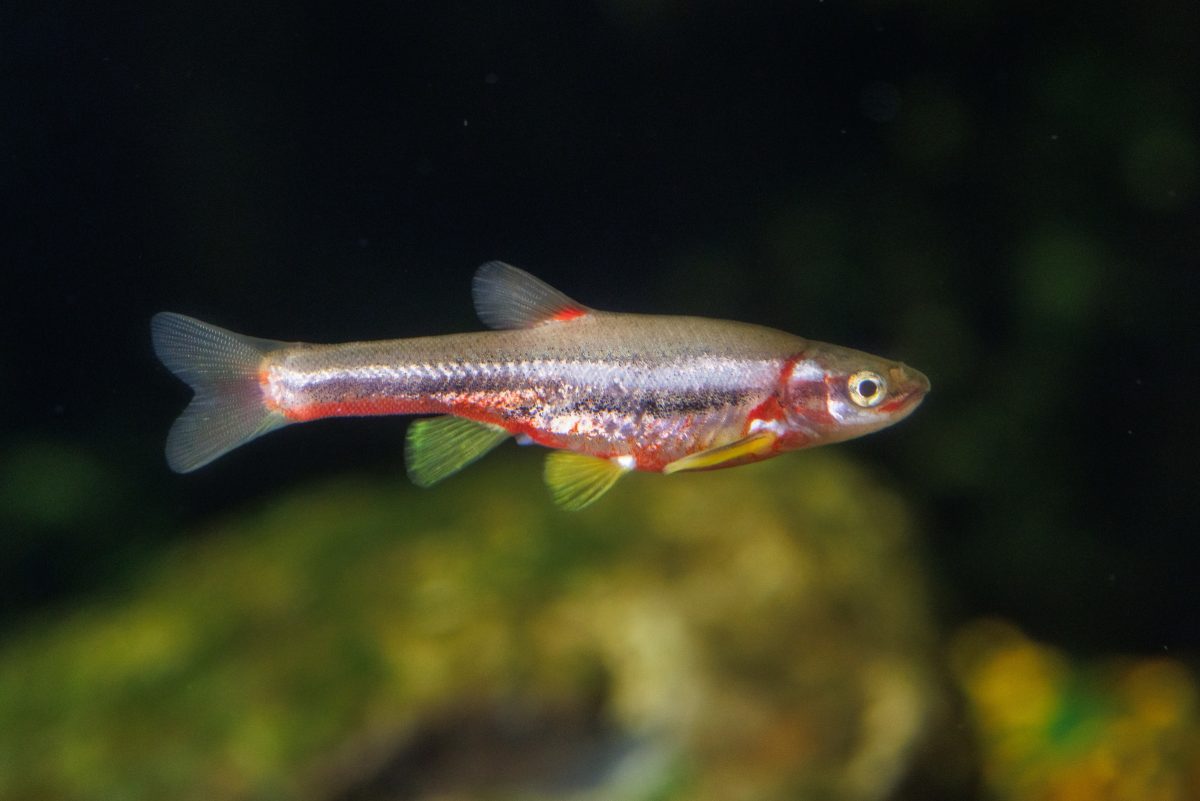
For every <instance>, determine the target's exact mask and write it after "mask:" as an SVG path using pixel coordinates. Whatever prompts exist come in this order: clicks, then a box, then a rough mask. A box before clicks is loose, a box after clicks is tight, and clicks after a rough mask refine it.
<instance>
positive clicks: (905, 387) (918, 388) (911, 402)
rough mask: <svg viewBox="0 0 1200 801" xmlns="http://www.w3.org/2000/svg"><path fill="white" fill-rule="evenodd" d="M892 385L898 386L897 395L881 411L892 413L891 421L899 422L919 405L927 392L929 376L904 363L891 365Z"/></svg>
mask: <svg viewBox="0 0 1200 801" xmlns="http://www.w3.org/2000/svg"><path fill="white" fill-rule="evenodd" d="M890 372H891V376H890V378H891V380H892V382H893V384H892V385H893V386H895V387H899V388H900V389H899V392H898V393H897V395H898V397H897V398H896V399H895V400H892V401H890V402H889V403H887V404H886V405H885V406H884V408H883V411H886V412H888V413H889V414H891V415H892V418H891V419H892V422H899V421H900V420H903V419H904V418H905V417H908V416H909V415H910V414H912V413H913V410H914V409H916V408H917V407H918V406H920V405H921V401H923V400H925V395H926V394H928V392H929V388H930V383H929V377H928V376H926V375H925V374H924V373H922V372H921V371H920V370H915V369H913V368H912V367H909V366H908V365H906V364H901V365H898V366H896V367H893V368H892V369H891V370H890Z"/></svg>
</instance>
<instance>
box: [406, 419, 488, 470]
mask: <svg viewBox="0 0 1200 801" xmlns="http://www.w3.org/2000/svg"><path fill="white" fill-rule="evenodd" d="M508 436H509V434H508V432H507V431H505V430H504V429H503V428H501V427H500V426H493V425H488V424H487V423H477V422H475V421H474V420H467V419H465V418H462V417H454V416H452V415H445V416H443V417H428V418H425V419H423V420H415V421H413V423H412V425H410V426H409V427H408V447H406V448H405V450H404V462H405V465H406V466H407V467H408V477H409V478H410V479H412V482H413V483H414V484H416V485H417V486H419V487H430V486H433V485H434V484H436V483H437V482H439V481H441V480H442V479H443V478H446V477H447V476H450V475H453V474H454V473H457V472H458V471H459V470H462V469H463V468H464V467H466V466H467V465H469V464H470V463H471V462H473V461H475V460H476V459H478V458H480V457H482V456H484V455H485V454H487V452H488V451H490V450H491V449H492V448H494V447H496V446H497V445H499V444H500V443H501V442H503V441H504V440H505V439H506V438H507V437H508Z"/></svg>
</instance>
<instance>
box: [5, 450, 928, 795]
mask: <svg viewBox="0 0 1200 801" xmlns="http://www.w3.org/2000/svg"><path fill="white" fill-rule="evenodd" d="M926 615H927V612H926V600H925V596H924V590H923V585H922V577H921V568H920V564H919V561H918V560H917V558H916V556H915V554H914V552H913V549H912V546H911V542H910V530H909V522H908V516H907V513H906V512H905V510H904V507H903V504H902V503H901V502H900V500H899V499H898V498H897V497H896V496H895V495H893V494H891V493H889V492H888V491H886V490H885V489H882V488H881V487H879V486H878V485H877V484H876V483H875V482H874V481H872V480H871V479H870V478H869V477H868V476H867V475H865V474H864V473H862V472H861V471H859V470H857V469H855V468H854V467H852V466H851V465H850V464H848V463H847V462H845V461H842V460H841V459H840V458H837V457H835V456H832V455H827V454H821V453H819V452H818V453H816V454H805V455H803V456H800V457H795V458H786V459H778V460H775V461H774V462H772V463H768V464H763V465H757V466H753V467H747V468H739V469H737V470H731V471H722V472H719V473H712V474H705V475H694V476H684V477H675V478H672V479H663V478H661V477H656V476H655V477H651V476H633V477H631V478H630V479H628V480H626V481H625V482H623V485H622V486H620V487H618V488H617V489H616V490H614V492H613V493H612V495H611V496H609V497H608V498H606V499H605V500H604V502H603V503H601V504H599V505H597V506H596V507H594V508H593V509H590V510H588V511H587V512H585V513H582V514H575V515H571V514H567V513H563V512H560V511H558V510H556V509H554V508H553V507H552V506H551V505H550V503H549V502H548V500H547V498H546V497H545V495H544V489H543V488H542V487H541V486H540V481H539V476H538V474H537V470H536V460H533V459H529V458H522V459H521V460H520V461H519V468H517V469H513V468H512V466H511V465H506V464H505V463H504V460H503V459H493V460H492V461H491V463H490V464H485V465H482V466H480V467H479V468H476V469H473V470H471V471H469V472H468V473H466V474H465V475H463V476H460V477H456V478H455V479H453V480H452V481H450V482H447V483H446V484H444V485H441V486H439V487H438V488H436V489H435V490H432V491H428V492H420V491H417V490H414V489H413V488H410V487H407V486H406V485H405V484H403V483H402V481H401V479H399V478H397V479H396V480H395V481H379V480H346V481H342V482H338V483H333V484H328V485H322V486H316V487H312V488H309V489H308V490H305V491H301V492H297V493H295V494H292V495H290V496H287V497H283V498H281V499H279V500H278V501H276V502H273V503H270V504H267V505H264V506H262V507H260V508H257V509H253V510H249V511H245V512H242V513H239V514H236V515H231V516H229V517H228V518H226V519H224V520H221V521H217V522H214V523H213V524H212V526H211V528H210V529H209V530H206V531H203V532H199V534H198V536H196V537H195V538H194V540H193V541H192V542H190V543H189V544H186V545H181V546H179V547H177V548H175V549H173V550H172V551H170V552H169V553H168V554H166V555H165V556H164V557H163V558H162V560H161V561H160V562H159V563H158V564H157V565H156V566H155V567H154V569H153V570H151V571H150V572H148V573H147V574H146V575H145V576H144V577H143V578H142V579H141V580H140V581H139V582H137V584H136V586H135V587H134V588H133V589H132V590H131V592H130V593H129V594H128V596H127V597H124V598H122V599H120V600H114V601H111V602H107V603H103V604H97V605H95V606H92V607H88V608H83V609H79V610H77V611H74V612H72V613H69V614H64V615H62V616H52V617H47V618H45V619H43V620H41V621H40V622H38V623H34V624H30V625H29V626H28V627H27V628H26V629H25V630H24V631H23V632H21V633H19V634H17V635H16V636H13V637H11V638H10V639H9V641H8V642H7V643H5V644H4V646H3V650H2V652H0V754H3V756H2V757H0V795H2V796H3V797H5V798H9V799H34V798H37V799H64V800H65V799H84V798H97V797H100V798H119V799H149V798H206V799H219V798H276V797H309V798H335V797H340V796H339V793H342V794H344V793H347V792H349V790H348V789H347V788H353V787H355V786H358V785H359V784H361V783H363V782H368V781H369V779H370V776H371V774H372V771H376V770H378V769H379V764H380V763H381V762H382V763H383V764H387V763H388V761H389V760H396V759H401V758H402V754H403V753H404V749H405V746H404V743H411V742H413V741H414V738H419V737H420V735H421V732H422V731H425V730H428V729H429V727H431V726H432V725H434V724H433V722H434V721H437V720H438V719H439V717H440V716H444V715H445V714H447V712H448V711H453V710H461V709H481V710H493V711H495V710H502V709H506V708H510V707H512V706H514V705H515V706H517V707H519V708H525V709H532V710H548V709H549V710H588V709H594V713H588V714H592V715H593V716H594V717H595V718H596V719H597V720H598V721H600V723H602V724H603V727H605V729H606V730H609V731H611V732H614V733H615V734H614V736H615V737H616V738H617V739H618V741H619V742H621V743H624V744H625V745H624V749H625V751H628V752H629V753H630V754H633V755H635V756H638V755H640V756H639V757H638V758H639V759H641V761H640V762H637V764H641V765H642V766H643V768H642V769H641V770H640V772H637V771H634V772H632V773H631V772H630V770H625V771H624V772H623V773H622V772H621V771H617V770H616V769H615V768H614V769H613V770H612V771H608V772H605V771H603V770H599V769H593V770H592V771H591V774H594V775H591V776H590V778H588V779H587V781H585V782H584V787H585V789H586V788H588V787H590V788H591V790H589V792H592V791H594V792H596V793H599V795H589V796H588V797H589V798H591V797H609V798H647V797H655V798H685V797H686V798H692V799H704V798H713V799H721V798H729V797H731V794H737V795H744V794H746V793H749V794H750V795H752V796H754V797H757V798H773V797H777V798H786V797H792V793H793V792H794V791H795V789H796V788H798V787H806V788H821V794H822V795H823V797H826V798H832V799H839V798H846V799H858V798H877V797H879V796H880V795H881V794H882V793H884V792H886V791H887V790H888V789H889V788H890V787H892V786H893V784H894V783H895V782H896V781H898V780H899V778H900V777H901V776H902V775H904V773H905V772H906V770H907V768H908V765H909V763H910V761H911V760H912V759H913V754H914V749H915V748H916V747H917V745H918V743H919V742H920V741H921V740H922V738H923V736H924V734H925V733H926V731H927V730H928V728H929V727H930V725H931V722H932V721H933V720H934V719H935V718H936V717H937V709H938V708H939V707H938V698H939V695H938V691H937V682H936V680H935V679H934V678H933V676H932V673H931V670H930V668H929V661H928V660H929V656H930V654H931V652H932V647H933V643H932V634H931V627H930V624H929V621H928V619H927V616H926ZM488 714H491V713H488ZM497 714H499V713H497ZM451 739H453V738H451ZM550 739H555V738H550ZM560 739H561V738H560ZM565 743H566V745H564V744H563V743H559V746H560V747H566V748H567V750H568V752H570V751H572V750H580V751H581V750H583V749H584V748H585V746H586V743H584V742H581V743H580V745H579V747H578V749H573V748H571V747H569V746H570V740H569V738H566V739H565ZM463 747H469V746H468V745H464V746H463ZM380 754H383V756H380ZM366 755H375V756H372V757H370V758H367V756H366ZM651 757H654V758H651ZM630 759H633V757H632V756H629V757H626V758H623V759H621V760H617V763H618V766H622V765H624V766H627V764H628V763H629V760H630ZM517 762H519V760H517ZM601 762H603V760H601ZM635 762H636V760H635ZM647 765H648V766H649V767H646V766H647ZM551 767H553V765H551ZM497 770H498V773H497V777H496V778H495V780H494V781H492V780H489V781H488V782H486V783H485V785H484V787H483V788H482V789H479V788H477V790H478V791H477V792H476V791H471V790H469V788H468V789H465V790H464V789H462V788H460V789H459V792H460V793H461V794H460V795H456V796H454V797H464V798H465V797H487V798H496V797H516V796H519V797H564V795H566V793H565V792H564V791H563V790H562V789H561V787H560V788H559V789H558V790H553V791H552V790H547V789H545V785H544V784H539V782H541V781H542V780H543V779H544V778H545V777H544V776H542V775H541V773H542V771H533V772H532V773H531V774H530V775H526V776H522V775H519V774H520V771H519V770H518V769H517V768H515V767H513V764H508V765H506V766H501V767H499V768H497ZM420 771H421V768H420V765H417V766H416V767H414V768H413V769H412V774H413V775H419V774H420ZM548 771H549V772H550V773H553V772H554V771H553V770H549V769H548ZM406 775H408V776H409V779H410V781H409V784H410V785H411V784H412V782H414V781H416V779H414V778H413V776H412V775H409V774H406ZM629 775H637V776H639V777H640V778H638V779H637V781H633V782H632V783H631V781H630V780H628V776H629ZM616 776H625V777H626V779H625V780H622V781H618V780H617V779H616V778H614V777H616ZM539 787H540V788H541V789H540V790H539V789H538V788H539ZM531 788H532V789H531ZM537 792H543V793H545V794H548V795H546V796H539V795H537ZM347 797H348V796H347ZM355 797H362V796H361V795H360V796H355ZM371 797H375V796H371ZM379 797H396V798H400V797H419V795H394V796H392V795H386V794H384V795H380V796H379Z"/></svg>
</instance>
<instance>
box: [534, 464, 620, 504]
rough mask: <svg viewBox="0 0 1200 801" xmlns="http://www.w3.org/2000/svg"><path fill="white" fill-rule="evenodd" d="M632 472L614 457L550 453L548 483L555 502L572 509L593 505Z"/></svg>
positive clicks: (547, 469)
mask: <svg viewBox="0 0 1200 801" xmlns="http://www.w3.org/2000/svg"><path fill="white" fill-rule="evenodd" d="M627 472H629V470H628V468H625V467H622V466H621V465H619V464H617V463H616V462H614V461H613V460H611V459H603V458H601V457H599V456H588V455H587V454H583V453H573V452H571V451H553V452H551V453H550V455H549V456H547V457H546V475H545V478H546V486H548V487H549V488H550V494H551V495H552V496H553V497H554V502H555V503H557V504H558V505H559V506H561V507H562V508H563V509H566V510H568V511H571V512H575V511H578V510H580V509H582V508H584V507H585V506H589V505H591V504H592V503H594V502H595V501H596V500H598V499H599V498H600V496H601V495H603V494H604V493H606V492H608V491H609V490H610V489H612V485H613V484H615V483H617V479H618V478H620V477H621V476H623V475H625V473H627Z"/></svg>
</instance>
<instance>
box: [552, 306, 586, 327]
mask: <svg viewBox="0 0 1200 801" xmlns="http://www.w3.org/2000/svg"><path fill="white" fill-rule="evenodd" d="M585 314H587V309H580V308H577V307H575V306H567V307H565V308H562V309H559V310H558V311H556V312H555V313H554V314H553V315H551V317H550V319H551V320H556V321H557V322H560V323H565V322H567V321H568V320H575V319H578V318H580V317H582V316H583V315H585Z"/></svg>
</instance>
